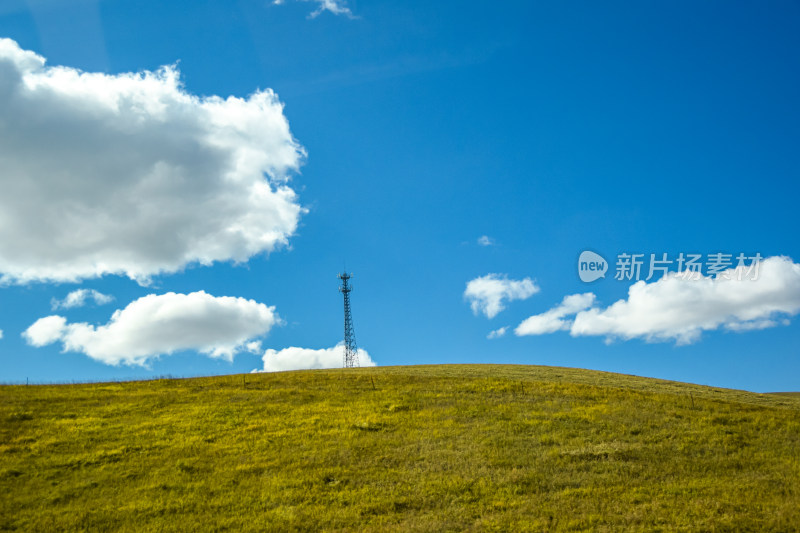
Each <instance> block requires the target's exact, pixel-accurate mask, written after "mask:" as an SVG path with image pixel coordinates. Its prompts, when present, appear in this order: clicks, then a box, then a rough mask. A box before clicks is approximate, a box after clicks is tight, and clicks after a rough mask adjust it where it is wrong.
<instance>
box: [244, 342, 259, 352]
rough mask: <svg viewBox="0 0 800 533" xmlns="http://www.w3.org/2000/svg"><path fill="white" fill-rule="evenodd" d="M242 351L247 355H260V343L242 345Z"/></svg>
mask: <svg viewBox="0 0 800 533" xmlns="http://www.w3.org/2000/svg"><path fill="white" fill-rule="evenodd" d="M244 349H245V350H247V351H248V352H249V353H255V354H258V353H261V341H252V342H248V343H247V344H245V345H244Z"/></svg>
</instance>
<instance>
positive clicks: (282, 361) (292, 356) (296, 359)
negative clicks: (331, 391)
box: [254, 343, 375, 372]
mask: <svg viewBox="0 0 800 533" xmlns="http://www.w3.org/2000/svg"><path fill="white" fill-rule="evenodd" d="M262 360H263V361H264V367H263V368H262V369H256V370H254V372H280V371H283V370H303V369H309V368H341V367H342V366H343V363H344V344H342V343H339V344H337V345H336V346H334V347H333V348H322V349H320V350H314V349H312V348H297V347H294V346H292V347H290V348H284V349H283V350H272V349H270V350H267V351H266V352H264V356H263V357H262ZM358 362H359V365H360V366H375V362H374V361H373V360H372V359H371V358H370V356H369V354H368V353H367V351H366V350H362V349H361V348H359V349H358Z"/></svg>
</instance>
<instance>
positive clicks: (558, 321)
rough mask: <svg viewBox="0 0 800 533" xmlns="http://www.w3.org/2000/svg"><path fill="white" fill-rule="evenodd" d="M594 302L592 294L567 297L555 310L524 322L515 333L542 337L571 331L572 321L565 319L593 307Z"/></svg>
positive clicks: (534, 316)
mask: <svg viewBox="0 0 800 533" xmlns="http://www.w3.org/2000/svg"><path fill="white" fill-rule="evenodd" d="M594 300H595V296H594V294H592V293H591V292H586V293H583V294H571V295H569V296H565V297H564V299H563V300H562V301H561V303H560V304H559V305H557V306H556V307H554V308H553V309H550V310H549V311H546V312H544V313H542V314H539V315H533V316H531V317H528V318H526V319H525V320H523V321H522V323H521V324H520V325H519V326H517V328H516V329H515V330H514V333H515V334H516V335H542V334H544V333H553V332H554V331H559V330H562V329H569V328H570V326H571V325H572V320H565V319H564V317H565V316H567V315H574V314H575V313H577V312H578V311H583V310H584V309H587V308H589V307H591V306H592V304H594Z"/></svg>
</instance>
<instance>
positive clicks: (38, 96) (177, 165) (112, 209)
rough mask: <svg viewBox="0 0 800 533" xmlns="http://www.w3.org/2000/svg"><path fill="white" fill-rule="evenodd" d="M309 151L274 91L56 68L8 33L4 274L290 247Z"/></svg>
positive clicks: (1, 47) (0, 132) (149, 264)
mask: <svg viewBox="0 0 800 533" xmlns="http://www.w3.org/2000/svg"><path fill="white" fill-rule="evenodd" d="M304 155H305V153H304V149H303V148H302V146H300V145H299V143H298V142H297V141H296V140H295V139H294V137H293V136H292V134H291V132H290V129H289V123H288V121H287V120H286V117H285V116H284V114H283V105H282V104H281V102H280V101H279V100H278V98H277V96H276V95H275V94H274V93H273V92H272V91H271V90H269V89H267V90H264V91H257V92H255V93H253V94H252V95H250V96H249V97H247V98H237V97H233V96H231V97H228V98H220V97H217V96H208V97H198V96H195V95H192V94H190V93H189V92H187V91H186V90H185V88H184V87H183V85H182V83H181V81H180V75H179V72H178V70H177V68H176V67H174V66H173V67H170V66H167V67H162V68H161V69H159V70H157V71H155V72H148V71H145V72H139V73H123V74H103V73H92V72H82V71H79V70H77V69H73V68H69V67H58V66H57V67H49V66H46V65H45V59H44V58H43V57H41V56H39V55H37V54H35V53H33V52H30V51H27V50H23V49H21V48H20V47H19V46H18V45H17V43H16V42H14V41H12V40H10V39H0V166H1V167H2V170H3V171H2V172H1V173H0V190H2V194H0V283H26V282H31V281H57V282H58V281H77V280H80V279H85V278H92V277H97V276H102V275H105V274H121V275H126V276H128V277H130V278H132V279H136V280H138V281H140V282H142V283H146V282H147V280H148V279H149V278H150V277H151V276H153V275H157V274H159V273H165V272H175V271H179V270H181V269H183V268H184V267H185V266H187V265H190V264H202V265H210V264H212V263H214V262H217V261H234V262H243V261H246V260H248V259H249V258H250V257H252V256H253V255H255V254H259V253H262V252H270V251H272V250H274V249H276V248H278V247H281V246H284V245H286V244H287V243H288V239H289V237H291V236H292V235H293V234H294V233H295V231H296V229H297V225H298V221H299V217H300V216H301V215H302V213H303V212H304V209H303V207H302V206H301V205H300V204H299V203H298V199H297V195H296V193H295V192H294V190H293V189H292V188H291V187H290V186H289V185H288V181H287V180H288V179H289V177H290V176H291V174H292V173H293V172H296V171H297V170H298V169H299V166H300V164H301V163H302V160H303V158H304Z"/></svg>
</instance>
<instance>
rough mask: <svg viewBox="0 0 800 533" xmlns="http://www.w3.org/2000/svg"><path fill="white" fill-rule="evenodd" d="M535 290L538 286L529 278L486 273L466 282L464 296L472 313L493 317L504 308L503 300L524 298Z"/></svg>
mask: <svg viewBox="0 0 800 533" xmlns="http://www.w3.org/2000/svg"><path fill="white" fill-rule="evenodd" d="M537 292H539V287H537V286H536V283H534V282H533V280H531V279H530V278H525V279H523V280H513V279H508V276H506V275H504V274H503V275H501V274H487V275H485V276H481V277H479V278H475V279H473V280H471V281H470V282H468V283H467V288H466V290H465V291H464V298H465V299H467V300H468V301H469V302H470V307H471V308H472V312H473V313H475V314H476V315H477V314H478V313H483V314H484V315H486V316H487V317H488V318H493V317H494V316H496V315H497V313H499V312H500V311H502V310H503V309H505V305H504V302H510V301H512V300H525V299H526V298H530V297H531V296H533V295H534V294H536V293H537Z"/></svg>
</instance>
